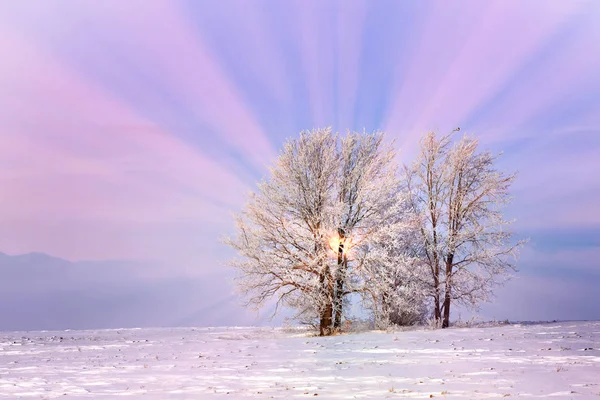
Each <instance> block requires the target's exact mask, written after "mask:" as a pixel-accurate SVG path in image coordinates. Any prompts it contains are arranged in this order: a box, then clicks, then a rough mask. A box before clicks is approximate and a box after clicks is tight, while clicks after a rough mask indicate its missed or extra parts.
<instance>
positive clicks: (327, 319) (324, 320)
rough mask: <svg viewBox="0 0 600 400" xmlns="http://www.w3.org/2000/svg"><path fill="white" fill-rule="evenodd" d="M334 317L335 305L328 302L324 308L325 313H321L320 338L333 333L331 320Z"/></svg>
mask: <svg viewBox="0 0 600 400" xmlns="http://www.w3.org/2000/svg"><path fill="white" fill-rule="evenodd" d="M332 316H333V305H332V304H331V302H328V303H327V304H326V305H325V307H324V308H323V312H322V313H321V320H320V324H319V335H320V336H329V335H331V333H332V330H331V319H332Z"/></svg>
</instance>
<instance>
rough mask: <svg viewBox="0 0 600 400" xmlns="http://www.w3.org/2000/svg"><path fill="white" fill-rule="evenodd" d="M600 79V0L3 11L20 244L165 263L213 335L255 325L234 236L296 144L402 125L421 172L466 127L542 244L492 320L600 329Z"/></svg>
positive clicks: (2, 200)
mask: <svg viewBox="0 0 600 400" xmlns="http://www.w3.org/2000/svg"><path fill="white" fill-rule="evenodd" d="M599 71H600V2H597V1H594V0H588V1H583V0H573V1H544V0H535V1H534V0H523V1H517V0H502V1H485V2H482V1H477V0H473V1H469V0H456V1H448V2H442V1H417V0H414V1H392V0H389V1H387V0H379V1H370V2H368V1H358V0H348V1H341V0H339V1H316V0H302V1H285V2H281V1H275V0H255V1H252V2H249V1H244V0H226V1H217V0H214V1H212V0H206V1H194V0H190V1H172V0H129V1H118V0H107V1H103V2H82V1H76V0H48V1H44V2H39V1H33V0H20V1H19V0H6V1H2V2H0V185H1V187H2V189H1V190H0V204H1V207H0V252H2V253H5V254H8V255H18V254H24V253H29V252H39V253H46V254H49V255H52V256H54V257H59V258H62V259H65V260H71V261H80V260H129V261H135V262H146V263H150V264H152V265H153V266H154V267H153V269H152V274H154V275H155V277H156V279H158V280H160V279H174V278H177V279H180V280H181V281H182V282H185V281H186V280H188V279H189V280H191V281H199V282H203V285H205V286H206V285H207V284H209V286H210V287H211V289H212V290H209V291H206V295H204V296H203V295H202V292H203V290H204V289H202V288H200V287H199V289H198V291H199V294H197V295H196V296H195V298H194V302H195V303H194V305H193V307H196V311H197V313H196V314H195V315H197V318H196V319H195V320H194V321H195V322H196V323H198V324H211V323H215V320H214V319H211V318H209V317H206V318H204V317H203V315H204V312H203V311H202V310H209V309H212V310H213V311H214V310H222V313H226V314H227V315H229V316H230V317H231V318H230V319H229V320H228V323H231V324H235V323H239V324H249V323H255V322H256V321H262V320H263V319H261V318H263V317H262V316H261V317H257V316H256V314H255V313H253V312H250V311H246V310H244V309H243V308H242V307H241V306H240V305H239V304H240V301H239V299H238V297H237V296H236V295H235V293H234V286H233V284H232V282H231V277H232V276H233V271H231V270H230V269H229V268H227V267H225V266H224V262H225V261H226V260H227V259H228V258H230V257H232V256H233V253H232V252H231V250H229V249H228V248H226V246H225V245H223V244H222V243H221V238H222V237H223V236H226V235H228V234H231V233H232V232H233V219H232V213H234V212H237V211H239V210H240V209H241V207H242V206H243V204H244V203H245V200H246V198H247V195H248V193H249V191H251V190H252V189H253V188H255V184H256V182H257V181H259V180H260V179H262V178H263V177H266V176H267V175H268V167H269V165H271V164H272V163H273V161H274V159H275V157H276V156H277V154H278V152H279V150H280V149H281V147H282V145H283V143H284V142H285V141H286V139H288V138H290V137H294V136H296V135H298V133H299V132H300V131H301V130H304V129H310V128H313V127H326V126H332V127H333V129H334V130H338V131H346V130H347V129H350V130H361V131H362V130H363V129H364V130H367V131H373V130H383V131H385V132H386V134H387V137H388V138H390V139H394V140H395V141H396V143H397V144H398V146H399V148H400V149H401V152H400V156H399V160H400V161H401V162H406V163H409V162H411V161H412V158H413V157H414V154H415V151H416V147H417V146H418V140H419V138H420V137H421V136H422V135H423V134H424V133H425V132H427V131H429V130H435V131H438V132H441V133H444V132H450V131H451V130H452V129H454V128H455V127H460V128H461V132H467V133H469V134H472V135H475V136H477V137H478V138H479V139H480V143H481V147H482V149H484V150H491V151H494V152H503V156H502V157H501V159H500V162H499V163H500V166H501V167H502V168H503V169H504V170H506V171H508V172H518V174H519V175H518V179H517V181H516V182H515V184H514V186H513V191H512V194H513V195H514V201H513V203H512V204H511V206H510V207H509V208H508V209H507V211H506V214H507V217H509V218H514V219H515V220H516V222H515V224H514V229H515V232H516V235H517V236H518V237H522V238H525V237H528V238H530V242H529V243H528V245H527V247H526V248H525V249H524V250H523V251H522V254H521V259H520V262H519V264H518V265H519V270H520V272H519V274H518V277H517V278H516V279H515V280H513V281H512V282H510V283H509V284H507V285H505V287H503V288H501V289H500V290H498V292H497V294H498V298H497V299H496V301H495V303H494V304H491V305H489V306H485V307H483V309H482V310H481V317H482V318H498V319H505V318H508V319H529V320H536V319H555V318H559V319H600V311H599V309H598V308H597V307H595V305H594V300H595V295H596V293H597V287H598V285H599V284H600V262H599V261H598V260H600V209H599V207H598V204H600V179H599V178H598V173H599V172H600V72H599ZM111 271H113V270H111ZM115 271H117V272H114V271H113V272H110V273H113V274H115V279H118V277H119V276H118V274H119V273H118V269H116V270H115ZM66 279H67V278H66ZM16 284H19V282H16ZM72 284H73V285H76V284H77V282H75V281H73V282H72ZM67 286H68V285H67ZM172 286H173V285H172ZM31 290H35V289H31ZM170 290H172V291H173V292H176V291H177V290H178V289H177V285H174V286H173V287H171V289H170ZM168 293H169V292H166V294H165V295H164V296H167V297H168ZM32 295H35V293H34V292H32ZM23 311H26V310H23ZM162 312H163V313H164V314H165V315H163V317H165V318H167V316H168V315H166V314H168V313H169V311H164V310H163V311H162ZM212 314H214V312H213V313H212ZM263 314H264V313H263ZM263 314H261V315H263ZM161 321H166V322H164V323H175V322H174V321H175V320H172V321H171V320H169V319H168V318H167V319H162V320H161ZM151 322H152V321H150V322H148V323H151ZM161 323H163V322H161Z"/></svg>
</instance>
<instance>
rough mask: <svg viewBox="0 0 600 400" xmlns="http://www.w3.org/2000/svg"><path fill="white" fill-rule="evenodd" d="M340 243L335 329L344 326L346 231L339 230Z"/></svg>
mask: <svg viewBox="0 0 600 400" xmlns="http://www.w3.org/2000/svg"><path fill="white" fill-rule="evenodd" d="M338 234H339V241H340V243H339V245H338V255H337V256H338V257H337V265H338V268H337V272H336V281H335V300H334V304H333V305H334V312H335V320H334V322H333V329H334V330H340V329H341V328H342V315H343V307H344V282H345V280H346V267H347V265H348V259H347V258H346V255H345V254H344V232H343V230H341V229H340V230H339V232H338Z"/></svg>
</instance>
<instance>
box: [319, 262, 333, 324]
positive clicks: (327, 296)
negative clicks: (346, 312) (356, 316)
mask: <svg viewBox="0 0 600 400" xmlns="http://www.w3.org/2000/svg"><path fill="white" fill-rule="evenodd" d="M319 281H320V283H321V290H322V291H323V298H324V303H325V304H323V305H322V307H321V315H320V320H319V334H320V335H321V336H329V335H331V334H332V332H333V331H332V328H333V327H332V323H333V301H334V292H333V277H332V276H331V271H330V269H329V267H327V268H325V271H324V272H323V273H322V274H321V276H320V279H319Z"/></svg>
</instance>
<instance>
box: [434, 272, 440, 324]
mask: <svg viewBox="0 0 600 400" xmlns="http://www.w3.org/2000/svg"><path fill="white" fill-rule="evenodd" d="M435 272H436V274H434V276H433V286H434V291H435V292H434V295H433V307H434V309H433V318H434V320H435V323H436V325H437V326H438V327H439V324H440V322H441V321H442V310H441V308H440V277H439V267H437V266H436V268H435Z"/></svg>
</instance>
